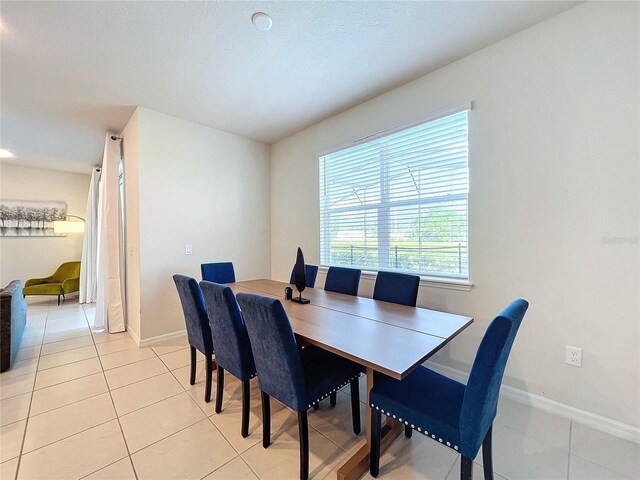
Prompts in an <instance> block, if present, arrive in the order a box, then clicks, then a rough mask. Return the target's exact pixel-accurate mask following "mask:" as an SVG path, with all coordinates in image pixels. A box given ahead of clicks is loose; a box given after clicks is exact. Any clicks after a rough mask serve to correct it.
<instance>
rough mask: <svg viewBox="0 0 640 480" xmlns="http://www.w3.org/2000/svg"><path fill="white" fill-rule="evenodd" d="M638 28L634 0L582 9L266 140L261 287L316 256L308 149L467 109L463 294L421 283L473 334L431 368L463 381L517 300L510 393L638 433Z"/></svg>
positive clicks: (367, 284) (313, 177) (314, 189)
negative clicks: (489, 330) (575, 359)
mask: <svg viewBox="0 0 640 480" xmlns="http://www.w3.org/2000/svg"><path fill="white" fill-rule="evenodd" d="M638 21H639V18H638V4H637V3H631V2H630V3H622V2H616V3H587V4H583V5H580V6H578V7H576V8H574V9H572V10H570V11H568V12H566V13H564V14H561V15H559V16H557V17H554V18H552V19H550V20H548V21H545V22H543V23H540V24H538V25H536V26H534V27H532V28H530V29H528V30H525V31H523V32H520V33H518V34H517V35H514V36H512V37H510V38H508V39H506V40H504V41H501V42H499V43H497V44H495V45H493V46H491V47H488V48H486V49H484V50H482V51H480V52H477V53H475V54H473V55H471V56H469V57H466V58H464V59H462V60H460V61H458V62H455V63H453V64H451V65H448V66H447V67H444V68H442V69H440V70H438V71H436V72H433V73H431V74H429V75H427V76H425V77H422V78H420V79H418V80H416V81H414V82H411V83H409V84H406V85H404V86H402V87H400V88H397V89H395V90H393V91H391V92H388V93H386V94H384V95H381V96H379V97H377V98H375V99H373V100H371V101H368V102H366V103H364V104H362V105H360V106H358V107H355V108H353V109H350V110H348V111H346V112H344V113H342V114H339V115H337V116H334V117H332V118H330V119H328V120H325V121H323V122H321V123H319V124H317V125H315V126H313V127H311V128H308V129H306V130H304V131H302V132H299V133H297V134H295V135H293V136H291V137H289V138H287V139H284V140H282V141H280V142H278V143H276V144H275V145H273V146H272V164H271V192H272V196H271V212H272V217H271V218H272V221H271V255H272V256H271V262H272V270H271V271H272V277H273V278H274V279H278V280H285V279H287V278H288V276H289V273H290V271H291V265H292V263H293V261H294V256H295V248H296V247H297V246H299V245H300V246H301V247H302V248H303V250H304V252H305V255H306V260H307V261H308V262H309V263H315V262H318V260H319V216H318V208H319V205H318V162H317V158H316V154H317V153H318V152H321V151H323V150H326V149H328V148H331V147H333V146H336V145H340V144H343V143H345V142H349V141H353V140H355V139H357V138H360V137H362V136H364V135H366V134H370V133H373V132H377V131H380V130H383V129H385V128H389V127H393V126H395V125H399V124H402V123H405V122H408V121H412V120H414V119H417V118H420V117H421V116H425V115H427V114H430V113H433V112H437V111H439V110H441V109H443V108H447V107H452V106H456V105H459V104H462V103H464V102H468V101H473V103H474V109H473V110H472V111H471V112H470V117H469V126H470V129H469V130H470V188H471V191H470V196H469V236H470V272H471V280H472V281H473V282H474V287H473V289H472V290H471V291H470V292H461V291H453V290H445V289H439V288H422V289H421V292H420V296H419V305H422V306H426V307H430V308H435V309H440V310H445V311H450V312H456V313H460V314H467V315H472V316H474V317H475V319H476V323H475V324H474V325H473V326H472V328H470V329H468V330H467V331H466V332H465V333H463V334H462V335H461V336H460V337H459V338H457V339H456V340H454V341H453V342H452V343H451V344H450V346H448V347H447V348H445V349H444V350H443V351H442V352H441V353H439V354H438V355H437V356H436V357H435V359H436V361H438V362H440V363H443V364H447V365H449V366H451V367H454V368H458V369H462V370H468V369H469V368H470V364H471V362H472V360H473V355H474V354H475V350H476V348H477V345H478V343H479V340H480V338H481V336H482V334H483V332H484V329H485V327H486V325H487V323H488V321H489V320H490V319H491V318H492V317H493V316H494V315H495V314H496V313H497V312H498V311H499V310H500V309H501V308H502V307H503V306H505V305H506V304H507V303H508V302H509V301H510V300H512V299H514V298H516V297H524V298H526V299H528V300H529V301H530V303H531V307H530V309H529V312H528V314H527V317H526V318H525V321H524V323H523V326H522V329H521V331H520V334H519V338H518V339H517V340H516V344H515V347H514V351H513V354H512V357H511V359H510V361H509V365H508V368H507V374H506V377H505V383H506V384H508V385H511V386H514V387H517V388H521V389H524V390H526V391H528V392H531V393H533V394H536V395H541V396H544V397H548V398H550V399H553V400H556V401H559V402H562V403H565V404H568V405H571V406H574V407H577V408H580V409H584V410H587V411H590V412H593V413H596V414H599V415H603V416H606V417H609V418H612V419H615V420H618V421H621V422H624V423H626V424H630V425H632V426H636V427H637V426H638V425H639V423H640V422H639V409H638V405H639V402H640V398H639V394H640V379H639V369H638V365H639V363H640V357H639V352H640V330H639V328H640V327H639V325H640V307H639V303H638V292H639V290H640V288H639V281H638V279H639V276H640V275H639V273H640V272H639V268H638V266H639V255H638V253H639V247H638V240H637V239H638V234H639V221H638V220H639V217H640V209H639V201H638V200H639V199H638V191H639V181H638V180H639V168H638V167H639V161H638V160H639V158H640V147H639V136H638V132H639V131H640V130H639V128H640V124H639V118H638V105H639V101H640V98H639V95H638V85H640V75H639V38H638ZM612 237H619V238H622V237H625V238H626V237H629V238H630V239H631V240H630V241H627V240H620V241H618V242H617V243H615V242H614V243H609V242H608V241H607V239H608V238H612ZM322 283H323V279H319V285H322ZM371 290H372V280H363V282H362V285H361V294H364V295H370V294H371ZM566 345H573V346H577V347H581V348H583V349H584V358H583V367H582V368H576V367H572V366H568V365H566V364H565V363H564V355H565V346H566Z"/></svg>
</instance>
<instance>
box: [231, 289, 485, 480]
mask: <svg viewBox="0 0 640 480" xmlns="http://www.w3.org/2000/svg"><path fill="white" fill-rule="evenodd" d="M228 285H229V286H230V287H231V288H232V289H233V291H234V292H235V293H239V292H249V293H254V294H258V295H264V296H268V297H273V298H280V299H281V301H282V305H283V306H284V308H285V310H286V312H287V315H288V316H289V320H290V321H291V327H292V329H293V332H294V333H295V334H296V336H297V337H299V338H300V339H301V340H303V341H304V342H306V343H308V344H310V345H315V346H317V347H320V348H323V349H325V350H327V351H330V352H333V353H334V354H336V355H340V356H341V357H344V358H347V359H349V360H352V361H353V362H356V363H358V364H359V365H361V366H362V369H363V372H364V373H365V374H366V396H367V402H366V408H367V415H366V422H367V441H366V443H365V444H364V445H363V446H362V447H361V448H360V449H359V450H357V451H356V452H355V453H354V454H353V456H351V457H350V458H349V459H348V460H347V461H346V462H345V463H344V464H343V465H342V466H341V467H340V468H339V470H338V473H337V478H338V480H355V479H359V478H360V477H362V476H363V475H364V473H365V472H367V470H368V469H369V451H370V445H371V437H370V435H371V403H370V402H369V392H370V391H371V389H372V388H373V385H374V379H375V375H376V374H383V375H388V376H390V377H392V378H395V379H398V380H402V379H404V378H406V377H407V375H409V374H411V372H413V371H414V370H415V369H416V368H418V367H419V366H420V365H422V363H424V362H425V361H426V360H427V359H428V358H430V357H431V356H433V355H434V354H435V353H436V352H437V351H438V350H440V349H441V348H442V347H444V346H445V345H446V344H447V343H449V342H450V341H451V340H452V339H454V338H455V337H456V336H457V335H458V334H459V333H460V332H462V331H463V330H464V329H465V328H467V327H469V325H471V324H472V323H473V318H471V317H467V316H464V315H456V314H454V313H446V312H441V311H437V310H430V309H427V308H421V307H412V306H406V305H398V304H395V303H389V302H383V301H380V300H374V299H372V298H367V297H361V296H352V295H344V294H341V293H335V292H329V291H325V290H323V289H319V288H306V289H305V290H304V291H303V292H302V294H303V296H304V297H305V298H307V299H309V300H310V303H307V304H301V303H296V302H292V301H289V300H285V288H286V287H290V286H291V285H289V284H288V283H284V282H278V281H275V280H268V279H260V280H248V281H240V282H235V283H230V284H228ZM403 431H404V425H403V424H401V423H400V422H398V421H396V420H394V419H392V418H390V417H388V418H387V419H386V421H385V423H384V424H383V426H382V435H381V442H380V451H381V452H383V451H384V450H385V449H386V448H388V447H389V445H391V443H392V442H393V441H394V440H395V439H396V438H397V437H398V436H399V435H400V433H401V432H403Z"/></svg>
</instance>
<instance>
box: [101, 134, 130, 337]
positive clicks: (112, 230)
mask: <svg viewBox="0 0 640 480" xmlns="http://www.w3.org/2000/svg"><path fill="white" fill-rule="evenodd" d="M121 142H122V140H121V139H119V138H118V139H116V140H112V139H111V136H110V135H107V138H106V140H105V145H104V157H103V159H102V172H101V177H100V185H99V195H98V196H99V201H98V204H99V205H98V212H99V213H98V219H99V220H98V263H97V264H98V282H97V283H98V286H97V299H96V317H95V321H94V324H93V325H94V328H96V329H105V330H106V331H108V332H109V333H117V332H124V330H125V318H124V307H123V301H122V298H123V297H122V282H121V274H122V264H121V261H122V259H121V250H122V248H121V243H120V242H121V239H120V230H121V228H122V225H121V219H122V216H121V215H120V201H119V200H120V195H119V191H120V190H119V189H120V183H119V177H120V171H119V168H120V143H121Z"/></svg>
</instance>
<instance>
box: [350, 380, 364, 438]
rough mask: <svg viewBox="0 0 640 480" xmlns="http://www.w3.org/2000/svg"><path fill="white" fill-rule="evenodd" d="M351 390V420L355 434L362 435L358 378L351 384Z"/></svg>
mask: <svg viewBox="0 0 640 480" xmlns="http://www.w3.org/2000/svg"><path fill="white" fill-rule="evenodd" d="M349 388H350V389H351V419H352V421H353V433H355V434H356V435H360V431H361V428H360V388H359V385H358V379H357V378H356V379H354V380H351V382H349Z"/></svg>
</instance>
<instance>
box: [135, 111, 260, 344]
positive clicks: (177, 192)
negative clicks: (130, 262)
mask: <svg viewBox="0 0 640 480" xmlns="http://www.w3.org/2000/svg"><path fill="white" fill-rule="evenodd" d="M137 114H138V141H139V143H138V149H139V151H138V155H139V159H138V162H139V171H138V174H139V209H140V210H139V218H140V237H139V242H140V244H139V255H140V257H139V262H140V309H141V319H140V332H139V334H140V339H141V340H142V341H145V340H148V339H150V338H153V337H157V336H159V335H165V334H170V333H172V332H176V331H180V330H184V328H185V326H184V317H183V315H182V310H181V308H180V304H179V300H178V295H177V292H176V288H175V285H174V283H173V279H172V275H173V274H175V273H182V274H185V275H190V276H193V277H195V278H197V279H198V280H199V279H200V278H201V276H200V264H201V263H205V262H215V261H227V260H228V261H232V262H233V264H234V266H235V270H236V277H237V278H238V279H251V278H264V277H268V276H269V272H270V239H271V237H270V235H271V233H270V201H269V198H270V192H269V189H270V182H269V175H270V173H269V172H270V166H269V154H270V150H269V147H268V146H267V145H265V144H263V143H260V142H257V141H254V140H249V139H246V138H244V137H240V136H238V135H233V134H230V133H225V132H222V131H220V130H216V129H213V128H209V127H205V126H202V125H198V124H196V123H192V122H189V121H186V120H180V119H178V118H174V117H170V116H167V115H164V114H161V113H157V112H154V111H151V110H148V109H145V108H139V109H138V111H137ZM125 148H126V145H125ZM128 160H129V158H125V163H126V162H127V161H128ZM130 180H131V179H130V178H129V179H127V178H125V182H127V183H128V182H129V181H130ZM127 193H129V192H127ZM128 238H129V232H128ZM185 244H191V245H192V246H193V255H190V256H187V255H185ZM135 253H136V254H137V252H135ZM130 258H131V257H130V256H128V259H130Z"/></svg>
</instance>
